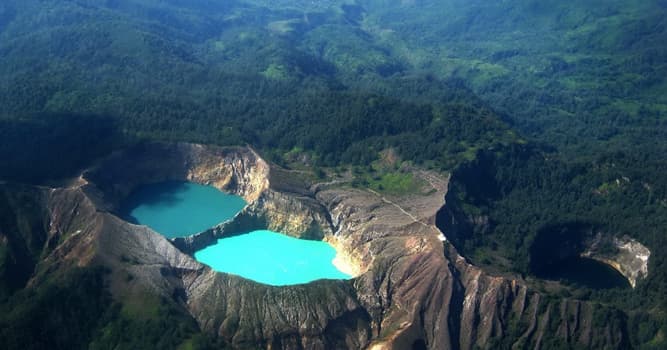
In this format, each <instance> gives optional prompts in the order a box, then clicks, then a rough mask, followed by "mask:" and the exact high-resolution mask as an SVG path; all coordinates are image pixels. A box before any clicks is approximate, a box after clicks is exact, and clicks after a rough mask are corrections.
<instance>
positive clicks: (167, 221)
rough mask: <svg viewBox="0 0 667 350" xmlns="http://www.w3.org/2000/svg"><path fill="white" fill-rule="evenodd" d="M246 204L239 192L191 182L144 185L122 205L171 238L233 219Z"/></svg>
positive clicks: (127, 213)
mask: <svg viewBox="0 0 667 350" xmlns="http://www.w3.org/2000/svg"><path fill="white" fill-rule="evenodd" d="M245 205H246V202H245V200H243V198H241V197H239V196H235V195H230V194H226V193H223V192H221V191H219V190H218V189H216V188H215V187H212V186H204V185H199V184H195V183H191V182H175V181H174V182H161V183H156V184H150V185H145V186H141V187H140V188H138V189H137V190H136V191H134V192H133V193H132V194H130V196H129V197H128V199H127V200H126V201H125V202H124V204H123V205H122V207H123V210H122V211H123V212H124V213H125V215H124V216H125V218H126V219H127V220H129V221H131V222H133V223H135V224H140V225H146V226H149V227H150V228H152V229H153V230H155V231H157V232H159V233H160V234H162V235H164V236H165V237H167V238H175V237H184V236H189V235H191V234H195V233H199V232H202V231H205V230H207V229H209V228H211V227H213V226H215V225H217V224H220V223H222V222H224V221H226V220H228V219H231V218H232V217H234V215H236V213H238V212H239V211H241V210H242V209H243V207H244V206H245Z"/></svg>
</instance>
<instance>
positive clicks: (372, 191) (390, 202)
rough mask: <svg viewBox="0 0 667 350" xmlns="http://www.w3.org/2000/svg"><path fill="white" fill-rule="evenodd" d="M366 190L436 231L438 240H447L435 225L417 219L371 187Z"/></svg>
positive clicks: (413, 219)
mask: <svg viewBox="0 0 667 350" xmlns="http://www.w3.org/2000/svg"><path fill="white" fill-rule="evenodd" d="M366 190H368V192H371V193H373V194H374V195H376V196H378V197H380V199H381V200H382V201H383V202H385V203H387V204H391V205H393V206H394V207H396V208H398V210H400V211H401V212H402V213H403V214H405V215H407V216H408V217H409V218H410V219H412V221H414V222H417V223H419V224H421V225H422V226H424V227H427V228H430V229H432V230H434V231H435V232H437V233H438V239H439V240H441V241H446V240H447V238H446V237H445V235H444V234H443V233H442V232H440V229H438V228H437V227H436V226H435V225H430V224H427V223H424V222H423V221H421V220H419V219H417V218H416V217H415V216H414V215H412V214H410V213H409V212H407V211H406V210H405V209H403V208H402V207H401V206H400V205H398V204H396V203H394V202H392V201H390V200H389V199H387V198H385V197H384V196H383V195H382V194H380V193H378V192H377V191H374V190H372V189H370V188H367V189H366Z"/></svg>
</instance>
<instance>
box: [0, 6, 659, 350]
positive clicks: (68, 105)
mask: <svg viewBox="0 0 667 350" xmlns="http://www.w3.org/2000/svg"><path fill="white" fill-rule="evenodd" d="M666 18H667V4H666V3H665V2H664V1H661V0H653V1H644V2H641V3H636V2H628V1H621V0H612V1H602V0H587V1H582V2H574V1H565V2H563V1H551V0H549V1H532V0H517V1H502V2H498V1H488V0H470V1H459V0H446V1H445V0H421V1H401V2H394V1H386V0H357V1H336V0H331V1H300V0H299V1H294V0H278V1H266V0H247V1H226V0H225V1H210V0H192V1H181V0H170V1H158V0H109V1H105V2H102V1H94V0H39V1H38V0H22V1H18V0H7V1H2V2H1V3H0V62H1V63H2V64H1V65H0V77H2V79H0V140H2V142H1V143H0V181H1V180H10V181H16V182H30V183H45V182H49V181H53V180H57V179H61V178H63V177H67V176H72V175H74V174H76V173H77V171H78V170H80V168H82V167H85V166H87V165H88V164H90V162H91V161H92V160H94V159H96V158H98V157H100V156H101V155H104V154H106V153H108V152H110V151H112V150H113V149H115V148H118V147H123V146H126V145H129V144H133V143H135V142H141V141H144V140H166V141H189V142H203V143H212V144H219V145H237V144H250V145H252V146H254V147H256V148H258V149H259V150H260V151H261V152H262V153H263V154H264V155H266V156H267V157H269V158H270V159H271V160H273V161H275V162H278V163H281V164H284V165H289V164H288V163H289V162H290V160H291V159H307V160H308V161H307V162H306V163H307V165H315V166H317V167H337V166H349V165H355V166H358V167H356V168H355V169H356V170H357V171H356V172H355V174H356V175H357V176H358V179H357V183H360V184H362V185H364V186H369V187H371V188H373V189H375V190H384V191H388V192H390V193H403V192H406V191H410V190H411V189H412V188H415V185H414V184H413V183H412V179H411V178H410V177H409V176H407V175H405V174H401V173H395V172H392V171H393V170H387V169H384V168H382V167H376V166H375V165H370V166H369V164H377V163H373V161H374V160H376V159H377V158H378V156H379V154H380V152H381V151H383V150H387V149H389V148H391V149H393V150H395V151H396V152H397V154H398V156H399V157H400V158H402V159H404V160H409V161H411V162H414V163H417V164H421V165H423V166H427V167H431V168H435V169H438V170H447V171H454V177H453V185H452V186H453V188H452V192H451V193H452V195H453V196H457V198H458V200H459V201H460V202H461V203H462V205H461V209H460V210H461V212H462V214H464V215H467V216H470V217H475V216H477V217H486V218H488V221H485V222H483V224H481V225H476V226H472V227H470V230H469V232H467V233H468V235H466V236H461V237H457V239H458V240H457V241H456V244H457V246H458V247H459V248H460V249H461V250H462V251H463V252H464V253H465V254H466V255H467V256H469V257H470V258H471V259H472V260H473V261H474V262H475V263H477V264H480V265H486V266H488V267H492V268H493V269H496V270H498V271H513V272H518V273H522V274H524V275H530V274H531V271H530V265H531V255H530V252H531V246H532V244H533V242H534V239H535V237H536V236H537V235H538V234H540V233H542V232H545V230H547V229H548V228H549V227H554V226H555V225H556V226H557V225H561V224H569V223H583V224H584V225H589V226H594V227H595V228H596V229H599V230H603V231H605V232H607V233H611V234H619V235H620V234H628V235H630V236H632V237H634V238H636V239H638V240H639V241H641V242H642V243H644V244H645V245H647V246H648V247H649V248H650V249H651V250H652V252H653V255H652V256H651V260H650V266H649V271H651V273H650V275H649V278H648V279H647V280H646V281H643V282H640V284H639V285H638V287H637V289H636V290H624V291H620V290H609V291H598V292H595V291H588V290H585V288H579V287H577V288H579V289H578V291H579V293H578V294H575V295H569V296H570V297H577V298H586V299H591V300H595V301H596V302H601V303H604V304H605V305H607V307H606V308H605V309H604V310H606V311H604V312H605V315H606V314H609V315H617V316H618V317H620V319H627V328H628V330H629V332H630V334H631V339H632V342H633V344H632V345H633V346H647V347H650V346H655V347H660V346H664V342H665V340H664V339H665V337H666V336H667V329H665V324H667V322H666V321H665V316H664V313H665V312H666V311H667V298H666V297H665V295H667V266H665V262H666V258H667V257H666V256H665V255H664V254H663V251H664V248H665V247H667V241H665V239H666V238H665V231H666V230H667V222H666V221H665V220H666V218H667V177H666V176H665V174H666V173H667V172H666V170H667V165H666V164H667V157H666V156H665V155H666V154H667V82H666V81H665V77H667V45H665V43H667V22H666ZM476 96H478V97H476ZM520 135H524V136H523V137H522V136H520ZM295 155H296V156H295ZM299 156H303V157H299ZM318 169H319V168H318ZM369 172H373V173H374V174H373V176H369ZM383 172H384V173H383ZM320 175H322V173H321V171H320ZM0 195H1V197H0V229H1V230H0V238H3V239H4V238H6V237H9V238H8V239H5V241H8V240H13V242H16V241H17V240H18V241H21V239H19V238H16V237H19V236H20V235H19V234H15V235H13V236H12V234H7V233H6V232H10V231H11V232H13V233H16V232H21V235H23V237H24V238H25V237H32V236H35V235H34V234H36V235H37V236H35V237H39V234H38V232H39V231H40V230H44V227H41V226H40V225H41V224H36V223H39V222H40V221H39V220H40V219H39V218H40V215H42V213H41V212H40V209H39V208H35V206H34V204H35V203H32V202H31V200H21V198H20V195H17V194H11V193H9V192H6V191H3V192H1V193H0ZM26 198H27V197H26ZM17 203H18V204H17ZM20 206H23V207H24V210H22V211H21V212H22V213H24V214H22V215H21V216H19V217H13V216H12V215H9V214H7V212H9V211H10V210H14V211H15V209H16V208H17V207H20ZM33 233H34V234H33ZM27 242H28V243H27V244H24V243H21V244H22V246H21V247H19V248H16V247H12V246H11V245H10V244H5V243H4V241H0V243H2V244H0V277H2V276H5V277H3V278H0V300H3V301H5V303H4V304H3V306H2V313H1V314H0V325H2V326H3V327H1V328H0V329H2V330H7V329H8V328H5V325H9V324H15V325H16V326H14V327H13V328H11V332H14V333H15V334H16V335H12V334H9V333H7V332H5V333H2V334H0V335H2V338H3V340H7V342H5V343H6V344H10V345H11V344H14V346H18V345H17V344H18V343H16V342H15V341H16V339H21V338H12V337H16V336H21V335H26V337H27V335H28V334H30V333H31V332H36V331H35V329H42V328H43V329H45V330H46V331H45V333H43V334H48V332H50V331H53V327H54V325H55V324H56V322H61V321H67V320H70V318H71V317H73V315H71V314H68V313H67V310H66V309H65V308H63V309H60V308H59V309H57V310H55V311H56V312H55V313H54V316H53V318H45V319H40V318H38V317H36V316H34V315H39V313H36V312H37V311H38V310H39V309H40V308H47V306H45V305H50V303H51V302H52V301H53V298H54V296H59V295H62V294H63V293H66V294H70V295H72V299H71V301H72V303H75V302H81V303H82V304H83V305H88V304H89V303H93V304H96V305H98V306H96V307H94V308H91V310H90V314H85V315H83V314H82V315H81V316H82V317H90V319H91V322H89V324H91V325H94V326H91V327H92V328H85V327H83V328H81V329H77V328H75V329H73V330H72V332H73V333H71V334H63V335H62V337H64V338H67V339H69V340H63V343H62V344H66V343H68V341H69V343H68V344H71V346H70V347H77V344H78V345H79V347H86V344H93V345H95V346H99V347H100V348H104V347H105V344H126V345H127V347H133V348H136V347H140V346H144V345H145V346H148V347H150V345H151V344H157V343H155V342H154V341H156V339H154V338H151V337H153V336H155V335H156V334H157V332H158V329H159V328H160V327H162V326H163V325H162V324H159V323H155V322H157V321H155V320H153V321H150V320H148V321H147V320H144V321H145V322H144V321H133V320H132V317H130V316H127V315H132V312H131V311H129V313H128V309H127V308H126V307H125V306H122V305H121V306H119V305H115V304H114V303H113V302H112V301H110V300H109V299H108V296H107V295H105V294H104V293H103V292H101V291H100V290H101V289H103V288H101V287H100V286H101V285H102V284H103V281H102V280H101V279H100V277H99V276H100V275H103V273H102V272H99V271H96V272H74V273H73V274H72V275H67V276H65V277H62V278H63V280H59V281H56V282H53V283H48V282H47V283H45V284H43V285H42V286H41V287H40V289H39V290H38V291H28V290H21V289H22V287H23V285H24V283H25V281H26V279H27V276H26V273H28V274H29V273H30V271H32V269H33V268H34V265H35V263H36V261H37V260H38V257H39V254H40V247H41V246H43V243H44V242H43V241H41V240H39V239H35V240H28V241H27ZM14 245H15V246H18V245H17V244H14ZM19 262H20V263H21V264H27V265H26V266H29V267H28V268H26V269H25V271H22V270H20V269H19V270H16V269H15V267H16V266H17V264H19ZM10 266H11V269H12V271H22V272H21V273H20V276H19V277H20V278H18V279H17V278H14V277H16V276H14V277H6V276H9V275H8V274H7V273H6V271H9V268H10ZM26 271H27V272H26ZM77 279H81V280H82V281H83V282H82V283H81V284H79V285H77V284H76V283H73V281H76V280H77ZM10 280H11V281H12V282H11V283H9V282H8V281H10ZM61 282H62V283H61ZM59 283H60V284H59ZM85 286H88V287H90V288H88V289H85V291H84V289H82V288H84V287H85ZM68 288H69V289H68ZM98 292H99V293H98ZM29 293H34V295H30V294H29ZM100 293H101V294H100ZM77 298H78V299H77ZM12 305H16V307H12ZM151 305H158V306H155V308H153V311H155V313H154V315H155V319H159V318H162V317H165V318H167V317H168V316H167V315H176V316H174V317H175V318H176V319H178V320H177V321H174V324H180V325H181V326H182V327H183V328H182V329H181V330H178V331H174V332H170V334H171V333H173V334H174V337H175V338H167V339H165V340H163V341H164V343H161V345H163V346H164V347H168V348H172V347H176V346H178V345H179V344H185V345H184V346H196V345H197V344H199V345H202V344H203V345H206V344H208V343H207V342H208V340H206V339H199V338H197V337H194V334H196V333H197V330H196V325H193V324H192V322H191V320H189V319H188V318H187V317H183V315H178V308H176V309H173V308H172V306H173V305H172V306H169V305H170V304H168V303H167V304H165V305H166V306H165V305H163V303H162V302H161V301H153V302H152V303H151ZM159 305H162V306H159ZM36 310H37V311H36ZM619 310H620V311H619ZM123 315H125V316H127V317H123ZM619 315H620V316H619ZM600 317H601V318H604V315H603V316H600ZM97 318H101V319H102V320H101V321H99V323H95V322H93V321H92V320H93V319H97ZM154 321H155V322H154ZM138 322H139V323H141V322H143V323H141V324H140V325H137V323H138ZM136 332H138V333H136ZM140 335H146V337H144V338H142V337H140ZM132 337H136V339H137V340H136V343H135V340H134V339H133V338H132ZM193 337H194V338H193ZM661 337H662V338H661ZM64 338H63V339H64ZM41 339H44V338H39V339H38V340H37V341H36V342H35V343H34V346H35V347H38V346H39V345H40V344H41V343H40V341H42V340H41ZM188 339H190V340H189V341H190V342H188ZM661 339H662V340H661ZM548 341H549V340H548V339H547V340H545V342H548ZM140 343H141V344H140ZM200 343H201V344H200ZM58 344H60V343H57V344H56V346H59V345H58ZM500 345H502V344H499V346H500ZM62 347H65V345H62Z"/></svg>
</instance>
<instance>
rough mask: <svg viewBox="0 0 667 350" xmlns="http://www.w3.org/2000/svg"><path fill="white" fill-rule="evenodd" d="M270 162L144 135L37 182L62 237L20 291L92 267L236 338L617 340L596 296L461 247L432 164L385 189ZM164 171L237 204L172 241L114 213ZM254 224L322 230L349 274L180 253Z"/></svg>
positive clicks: (330, 344) (312, 343)
mask: <svg viewBox="0 0 667 350" xmlns="http://www.w3.org/2000/svg"><path fill="white" fill-rule="evenodd" d="M270 171H274V172H275V171H281V170H280V169H274V170H271V169H270V168H269V167H268V165H267V164H266V163H265V162H264V161H263V160H261V159H260V158H259V157H258V156H257V155H256V154H255V153H254V152H253V151H251V150H248V149H216V148H207V147H202V146H197V145H188V144H178V145H152V146H150V145H149V146H144V147H143V148H141V149H136V150H132V151H129V152H125V153H118V154H115V155H113V156H111V158H109V159H108V160H106V161H104V162H102V163H101V164H100V165H99V166H97V167H96V168H95V169H93V170H91V171H89V172H87V173H86V174H84V175H83V176H82V177H81V178H80V179H79V180H78V181H76V182H75V183H73V184H71V185H70V186H68V187H64V188H54V189H51V190H49V191H48V192H49V196H48V199H46V200H45V201H46V203H47V206H48V208H49V226H50V227H52V229H51V231H52V232H54V234H55V235H58V236H59V237H61V239H60V241H59V243H58V244H57V246H55V247H54V249H53V250H52V252H50V253H49V254H48V255H47V256H46V257H45V258H44V259H43V260H41V262H40V263H39V270H40V271H41V273H38V274H36V275H35V276H34V277H33V278H32V279H31V280H30V282H29V284H28V286H29V287H28V288H29V289H30V288H36V287H38V286H40V285H41V284H44V283H47V282H48V281H49V280H50V279H53V278H54V276H55V275H58V274H60V273H62V271H66V270H68V269H72V268H75V267H76V266H79V267H92V266H103V267H105V268H106V269H107V270H108V271H109V274H108V275H107V277H106V280H107V281H108V288H109V291H110V292H111V295H112V296H113V298H114V300H117V301H120V302H121V303H124V304H128V303H132V300H133V299H134V298H137V296H138V295H155V296H158V297H159V298H161V299H163V300H166V301H167V303H168V304H170V305H173V307H176V308H177V309H179V310H183V311H185V312H186V313H188V314H190V315H191V317H192V318H194V319H195V320H196V321H197V324H198V327H199V328H200V329H201V330H202V331H203V332H205V333H207V334H210V335H216V336H218V337H219V338H220V339H221V341H223V342H224V343H227V344H229V345H230V346H232V347H235V348H245V347H249V346H260V347H266V348H274V349H275V348H280V349H294V348H308V349H324V348H371V349H384V348H386V349H404V348H410V347H412V348H424V347H427V348H432V349H450V348H461V349H472V348H474V347H476V346H480V347H495V346H498V345H499V344H501V343H502V344H506V345H507V346H509V345H512V344H514V345H515V346H519V347H521V346H531V347H540V346H548V345H549V344H552V343H550V342H553V341H559V342H560V341H566V342H568V343H569V344H571V345H572V346H574V345H577V344H579V345H582V346H594V347H598V346H607V347H612V348H623V347H624V346H626V345H627V338H626V336H625V329H624V325H623V324H619V323H613V322H611V323H603V324H599V323H596V319H595V315H594V314H595V313H596V312H598V311H596V309H597V307H595V306H593V305H591V304H588V303H586V302H581V301H577V300H571V299H562V300H559V299H551V298H549V297H545V296H543V295H540V294H539V293H536V292H534V291H532V290H530V288H528V287H527V286H526V284H525V282H523V281H522V280H521V279H520V278H516V277H509V276H508V277H500V276H490V275H488V274H486V273H484V272H483V271H482V270H480V269H479V268H477V267H475V266H472V265H470V264H469V263H468V262H467V261H466V260H465V259H464V258H463V257H461V256H460V255H459V254H458V253H457V252H456V250H455V249H454V248H453V247H452V246H451V245H450V244H449V243H448V242H447V241H446V238H445V236H444V235H443V233H441V232H440V230H439V229H438V228H437V227H436V226H435V221H436V214H437V213H438V211H439V210H440V208H441V207H442V205H443V204H444V203H443V199H444V198H445V194H446V191H447V186H448V185H447V179H446V178H443V177H442V176H440V175H438V174H435V173H432V172H426V171H422V170H418V169H413V170H411V171H413V172H414V174H415V176H418V177H419V178H420V179H422V180H423V188H422V189H421V191H420V192H419V193H415V194H411V195H407V196H390V195H385V194H381V193H377V192H374V191H370V190H365V189H360V188H349V187H340V185H326V184H324V185H316V186H313V187H310V188H309V187H308V186H305V187H303V188H301V189H300V194H299V193H296V192H293V191H292V192H278V191H276V189H277V188H281V185H280V184H279V183H276V184H272V183H271V182H270V181H269V179H270V178H271V176H269V172H270ZM165 179H188V180H191V181H197V182H201V183H209V184H213V185H215V186H217V187H219V188H221V189H224V190H227V191H230V192H232V193H237V194H240V195H243V196H244V197H245V198H247V199H248V200H249V202H250V204H249V206H248V207H247V208H246V209H245V210H244V211H243V212H241V213H240V214H239V215H237V216H236V217H235V218H234V219H232V221H230V222H227V223H225V224H222V225H220V226H218V227H216V228H214V229H212V230H209V231H207V232H204V233H202V234H200V235H197V236H195V237H194V238H192V239H185V240H176V241H175V242H172V241H169V240H167V239H165V238H164V237H162V236H160V235H159V234H157V233H155V232H153V231H152V230H150V229H148V228H146V227H142V226H136V225H132V224H129V223H127V222H124V221H122V220H121V219H119V218H118V217H117V216H115V215H114V214H113V211H114V208H115V204H114V203H117V200H118V199H120V198H122V196H123V194H126V193H128V191H130V190H131V189H132V188H133V187H134V186H137V185H139V184H141V183H145V182H152V181H158V180H165ZM96 181H97V182H96ZM286 214H287V215H286ZM253 226H264V227H272V228H278V229H280V230H282V231H284V232H286V233H288V234H292V235H296V236H301V235H308V236H310V237H316V238H319V239H325V240H328V241H330V242H332V244H333V245H334V246H335V247H336V248H337V250H338V251H339V255H341V256H342V257H343V258H344V260H345V262H346V263H347V264H349V265H354V266H356V267H357V269H356V272H357V277H356V278H354V279H352V280H350V281H345V280H340V281H326V280H322V281H316V282H313V283H309V284H305V285H297V286H287V287H272V286H267V285H261V284H258V283H255V282H252V281H249V280H245V279H243V278H241V277H238V276H233V275H227V274H224V273H217V272H214V271H212V270H211V269H210V268H208V267H206V266H204V265H201V264H199V263H198V262H196V261H195V260H194V259H193V258H192V256H191V255H188V254H186V253H188V252H191V251H192V250H193V247H194V246H197V245H199V246H201V245H206V244H207V243H206V242H207V241H208V242H209V243H208V244H210V243H211V242H212V240H214V239H215V238H217V237H223V236H227V235H230V234H234V233H238V232H239V230H243V229H248V228H253ZM304 228H309V229H306V230H304ZM445 234H446V232H445ZM177 247H180V250H179V248H177ZM59 271H60V272H59Z"/></svg>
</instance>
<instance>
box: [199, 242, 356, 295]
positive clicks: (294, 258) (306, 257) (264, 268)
mask: <svg viewBox="0 0 667 350" xmlns="http://www.w3.org/2000/svg"><path fill="white" fill-rule="evenodd" d="M335 256H336V250H335V249H334V248H333V247H332V246H331V245H329V244H328V243H326V242H320V241H310V240H304V239H297V238H293V237H289V236H286V235H283V234H280V233H277V232H272V231H267V230H260V231H253V232H250V233H246V234H242V235H239V236H234V237H230V238H223V239H219V240H218V243H217V244H215V245H212V246H209V247H206V248H204V249H202V250H200V251H198V252H196V253H195V259H197V260H198V261H199V262H201V263H203V264H206V265H209V266H210V267H211V268H213V270H215V271H219V272H226V273H230V274H235V275H239V276H242V277H245V278H248V279H251V280H254V281H257V282H260V283H264V284H270V285H274V286H284V285H293V284H302V283H307V282H311V281H314V280H318V279H324V278H325V279H349V278H351V277H352V276H350V275H348V274H345V273H343V272H341V271H339V270H338V269H337V268H336V267H335V266H334V265H333V264H332V262H331V261H332V260H333V258H334V257H335Z"/></svg>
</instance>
